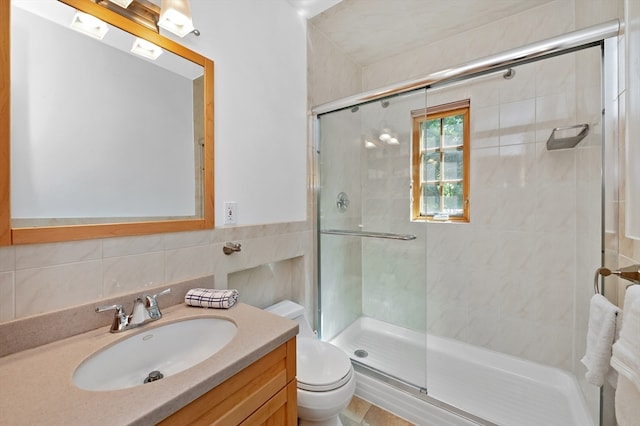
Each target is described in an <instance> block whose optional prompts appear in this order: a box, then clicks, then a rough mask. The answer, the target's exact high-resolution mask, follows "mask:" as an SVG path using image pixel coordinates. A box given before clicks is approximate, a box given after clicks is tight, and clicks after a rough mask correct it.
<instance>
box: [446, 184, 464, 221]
mask: <svg viewBox="0 0 640 426" xmlns="http://www.w3.org/2000/svg"><path fill="white" fill-rule="evenodd" d="M442 192H443V193H442V196H443V198H444V212H445V213H448V214H450V215H452V216H454V215H455V216H459V215H462V182H456V183H445V184H444V190H443V191H442Z"/></svg>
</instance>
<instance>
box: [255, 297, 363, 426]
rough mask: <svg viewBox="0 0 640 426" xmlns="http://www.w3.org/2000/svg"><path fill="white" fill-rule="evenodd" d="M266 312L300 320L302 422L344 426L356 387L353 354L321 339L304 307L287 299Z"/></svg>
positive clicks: (298, 341)
mask: <svg viewBox="0 0 640 426" xmlns="http://www.w3.org/2000/svg"><path fill="white" fill-rule="evenodd" d="M265 310H266V311H269V312H271V313H274V314H276V315H280V316H281V317H285V318H289V319H291V320H294V321H296V322H297V323H298V325H299V327H300V330H299V332H298V336H297V351H296V357H297V377H296V378H297V381H298V418H299V421H300V423H299V424H300V425H301V426H303V425H323V426H324V425H326V426H335V425H342V422H340V419H339V418H338V413H339V412H340V411H342V410H343V409H344V408H345V407H346V406H347V405H349V401H351V397H352V396H353V394H354V392H355V390H356V377H355V374H354V372H353V366H352V365H351V360H350V359H349V356H348V355H347V354H346V353H344V352H343V351H342V350H340V349H338V348H337V347H335V346H333V345H332V344H330V343H327V342H322V341H320V340H318V338H317V337H316V335H315V334H314V332H313V330H311V326H310V325H309V321H308V320H307V317H306V315H305V311H304V307H302V306H300V305H298V304H297V303H294V302H292V301H290V300H284V301H282V302H279V303H276V304H275V305H272V306H269V307H267V308H265Z"/></svg>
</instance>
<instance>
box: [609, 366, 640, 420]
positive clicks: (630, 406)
mask: <svg viewBox="0 0 640 426" xmlns="http://www.w3.org/2000/svg"><path fill="white" fill-rule="evenodd" d="M639 401H640V391H638V389H637V388H636V387H635V386H634V385H633V383H631V382H630V381H629V380H627V378H626V377H624V376H623V375H618V386H617V388H616V397H615V408H616V420H617V421H618V426H638V419H640V404H639V403H638V402H639Z"/></svg>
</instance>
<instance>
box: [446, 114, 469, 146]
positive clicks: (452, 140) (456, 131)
mask: <svg viewBox="0 0 640 426" xmlns="http://www.w3.org/2000/svg"><path fill="white" fill-rule="evenodd" d="M442 121H443V125H444V131H443V135H444V144H443V145H444V146H445V147H446V146H456V145H462V141H463V138H464V126H463V125H462V123H463V122H464V120H463V116H462V115H461V114H460V115H452V116H450V117H445V118H443V120H442Z"/></svg>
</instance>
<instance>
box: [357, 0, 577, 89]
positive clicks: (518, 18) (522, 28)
mask: <svg viewBox="0 0 640 426" xmlns="http://www.w3.org/2000/svg"><path fill="white" fill-rule="evenodd" d="M573 9H574V1H573V0H554V1H550V2H548V3H545V4H543V5H541V6H539V7H536V8H533V9H529V10H527V11H525V12H522V13H519V14H517V15H513V16H510V17H507V18H503V19H499V20H497V21H495V22H492V23H491V24H489V25H485V26H482V27H478V28H475V29H472V30H469V31H465V32H463V33H459V34H457V35H455V36H452V37H449V38H446V39H444V40H438V41H434V42H432V43H430V44H427V45H424V46H421V47H417V48H413V49H409V50H407V51H405V52H401V53H398V54H397V55H395V56H392V57H389V58H385V59H384V60H381V61H379V62H376V63H374V64H371V65H368V66H366V67H364V68H363V70H362V76H363V77H362V89H363V90H365V91H366V90H374V89H377V88H380V87H384V86H387V85H390V84H393V83H396V82H399V81H404V80H409V79H412V78H419V77H422V76H425V75H428V74H429V73H433V72H437V71H440V70H443V69H446V68H447V67H453V66H457V65H459V64H462V63H464V62H467V61H471V60H474V59H478V58H482V57H485V56H488V55H491V54H495V53H499V52H502V51H505V50H508V49H513V48H517V47H519V46H522V45H524V44H527V43H532V42H535V41H538V40H542V39H545V38H549V37H553V36H557V35H560V34H564V33H566V32H569V31H572V30H573V29H575V26H574V21H573V19H572V17H573V16H574V10H573ZM434 58H437V60H434ZM516 84H517V83H516ZM499 95H500V92H499V91H496V92H495V96H497V97H499Z"/></svg>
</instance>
